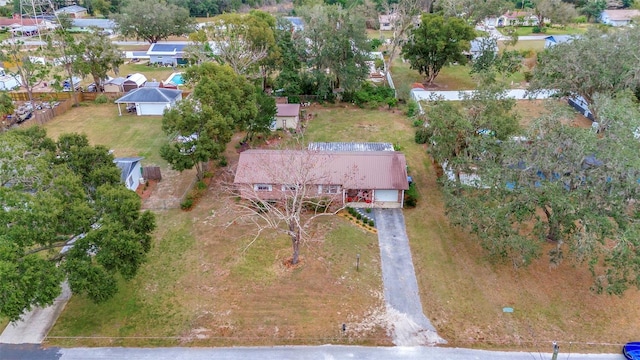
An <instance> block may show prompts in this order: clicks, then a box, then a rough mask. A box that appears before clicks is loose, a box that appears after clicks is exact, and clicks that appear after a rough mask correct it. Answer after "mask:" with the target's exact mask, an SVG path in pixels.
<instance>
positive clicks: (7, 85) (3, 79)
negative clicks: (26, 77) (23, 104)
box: [0, 71, 22, 91]
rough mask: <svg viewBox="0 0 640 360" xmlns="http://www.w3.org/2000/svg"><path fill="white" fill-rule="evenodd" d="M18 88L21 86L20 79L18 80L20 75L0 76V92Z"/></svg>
mask: <svg viewBox="0 0 640 360" xmlns="http://www.w3.org/2000/svg"><path fill="white" fill-rule="evenodd" d="M3 73H4V71H3ZM20 86H22V79H21V78H20V75H2V76H0V90H2V91H11V90H15V89H17V88H19V87H20Z"/></svg>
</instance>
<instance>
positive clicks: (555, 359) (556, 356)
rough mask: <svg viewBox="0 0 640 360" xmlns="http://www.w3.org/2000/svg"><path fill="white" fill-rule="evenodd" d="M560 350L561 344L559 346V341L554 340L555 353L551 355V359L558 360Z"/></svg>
mask: <svg viewBox="0 0 640 360" xmlns="http://www.w3.org/2000/svg"><path fill="white" fill-rule="evenodd" d="M558 351H560V346H558V343H557V342H555V341H554V342H553V355H552V356H551V360H558Z"/></svg>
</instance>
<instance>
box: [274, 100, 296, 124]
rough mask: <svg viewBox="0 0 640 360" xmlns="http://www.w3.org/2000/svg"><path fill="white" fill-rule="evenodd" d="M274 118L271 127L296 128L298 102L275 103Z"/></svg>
mask: <svg viewBox="0 0 640 360" xmlns="http://www.w3.org/2000/svg"><path fill="white" fill-rule="evenodd" d="M276 109H277V111H276V118H275V119H274V121H273V123H272V124H271V129H272V130H276V129H297V128H298V122H299V121H300V104H276Z"/></svg>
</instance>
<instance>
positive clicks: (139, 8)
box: [113, 0, 194, 43]
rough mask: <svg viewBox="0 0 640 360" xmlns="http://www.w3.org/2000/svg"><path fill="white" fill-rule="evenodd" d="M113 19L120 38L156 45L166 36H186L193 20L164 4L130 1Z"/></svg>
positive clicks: (156, 0) (183, 11)
mask: <svg viewBox="0 0 640 360" xmlns="http://www.w3.org/2000/svg"><path fill="white" fill-rule="evenodd" d="M113 19H114V21H115V22H116V24H117V29H118V32H120V34H122V35H123V36H132V37H135V38H136V39H143V40H146V41H148V42H149V43H156V42H158V41H159V40H164V39H166V38H168V37H169V36H182V35H187V34H189V33H190V32H192V31H193V25H194V20H193V19H192V18H190V17H189V12H188V11H187V10H186V9H184V8H181V7H178V6H176V5H172V4H168V3H167V2H166V1H165V0H130V1H128V2H127V5H126V6H124V7H123V8H122V9H121V11H120V13H118V14H114V15H113Z"/></svg>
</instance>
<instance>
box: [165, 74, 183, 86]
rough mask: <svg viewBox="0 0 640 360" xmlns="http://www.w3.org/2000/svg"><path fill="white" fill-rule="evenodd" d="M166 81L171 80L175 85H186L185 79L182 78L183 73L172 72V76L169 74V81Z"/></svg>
mask: <svg viewBox="0 0 640 360" xmlns="http://www.w3.org/2000/svg"><path fill="white" fill-rule="evenodd" d="M165 82H170V83H173V84H175V85H184V80H183V79H182V73H173V74H171V76H169V78H167V81H165Z"/></svg>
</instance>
